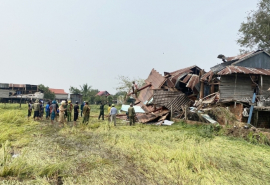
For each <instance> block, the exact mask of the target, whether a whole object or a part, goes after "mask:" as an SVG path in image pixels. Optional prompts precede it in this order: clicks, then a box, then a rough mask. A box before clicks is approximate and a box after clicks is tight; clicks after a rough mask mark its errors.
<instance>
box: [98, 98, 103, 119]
mask: <svg viewBox="0 0 270 185" xmlns="http://www.w3.org/2000/svg"><path fill="white" fill-rule="evenodd" d="M104 106H105V104H104V103H103V102H102V103H101V105H100V107H99V109H100V112H99V116H98V119H100V117H101V116H102V120H104Z"/></svg>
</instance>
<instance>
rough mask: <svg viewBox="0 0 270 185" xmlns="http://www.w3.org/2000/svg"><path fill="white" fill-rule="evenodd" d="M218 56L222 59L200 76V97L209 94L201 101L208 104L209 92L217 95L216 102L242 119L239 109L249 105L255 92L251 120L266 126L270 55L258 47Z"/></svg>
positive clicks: (256, 124) (244, 120)
mask: <svg viewBox="0 0 270 185" xmlns="http://www.w3.org/2000/svg"><path fill="white" fill-rule="evenodd" d="M218 58H220V59H222V61H223V62H222V63H221V64H218V65H216V66H214V67H212V68H211V70H210V71H209V72H208V73H205V74H204V75H203V76H202V78H201V79H200V81H201V91H200V97H206V96H208V97H210V98H209V99H204V101H202V102H201V103H202V104H204V103H211V101H209V100H210V99H211V97H213V96H212V95H215V97H216V96H218V99H219V103H221V104H224V106H228V107H230V110H231V112H233V113H234V114H235V116H236V118H237V119H238V120H239V121H243V122H246V120H247V118H245V117H243V116H242V112H243V111H244V108H249V107H250V106H251V99H252V96H253V94H254V93H256V95H257V96H256V102H257V104H256V105H255V106H254V112H253V116H252V120H251V123H252V124H254V125H255V126H258V127H267V128H269V127H270V117H269V116H267V115H268V114H269V111H270V104H269V103H268V102H270V100H269V96H270V93H269V91H267V90H268V89H269V87H270V55H269V54H268V53H267V52H265V51H263V50H258V51H254V52H249V53H246V54H243V55H239V56H236V57H225V56H224V55H219V56H218ZM205 101H207V102H205ZM212 101H214V99H213V98H212ZM268 106H269V107H268ZM268 117H269V118H268Z"/></svg>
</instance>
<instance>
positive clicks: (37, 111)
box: [34, 100, 40, 121]
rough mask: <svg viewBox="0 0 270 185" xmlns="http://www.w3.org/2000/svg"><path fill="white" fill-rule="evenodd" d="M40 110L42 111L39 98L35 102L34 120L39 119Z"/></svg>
mask: <svg viewBox="0 0 270 185" xmlns="http://www.w3.org/2000/svg"><path fill="white" fill-rule="evenodd" d="M39 112H40V104H39V102H38V100H36V102H35V103H34V121H36V118H37V120H38V118H39Z"/></svg>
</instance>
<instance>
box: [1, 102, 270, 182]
mask: <svg viewBox="0 0 270 185" xmlns="http://www.w3.org/2000/svg"><path fill="white" fill-rule="evenodd" d="M1 106H2V107H1ZM8 106H10V107H6V108H5V109H4V108H3V105H0V132H1V136H0V141H1V143H2V145H1V148H0V180H2V181H1V182H0V184H269V183H270V176H269V170H270V156H269V152H270V148H269V147H268V146H266V145H259V144H256V145H255V144H252V143H249V142H247V141H244V140H242V139H237V138H232V137H226V136H223V135H222V134H220V133H221V132H216V134H213V132H214V131H213V130H211V129H210V128H208V127H206V126H203V127H201V126H190V125H186V124H184V123H177V124H175V125H173V126H170V127H157V126H152V125H141V124H137V125H136V126H134V127H130V126H126V124H125V123H124V122H120V120H118V126H117V127H113V126H111V125H109V124H108V123H107V122H106V121H99V120H97V118H91V121H90V123H89V125H87V126H85V125H79V126H78V127H77V128H73V127H70V126H66V127H64V128H59V127H57V126H51V125H49V124H48V123H49V122H47V121H43V122H41V123H38V122H34V121H27V119H26V117H25V116H26V114H27V110H26V106H25V105H24V106H23V108H22V109H21V110H20V109H18V108H17V105H12V106H11V105H8ZM92 110H93V111H94V112H93V113H92V115H97V111H98V109H97V107H95V106H93V109H92ZM211 133H212V134H211ZM209 134H210V135H209ZM11 154H12V155H14V154H19V156H18V157H17V158H14V157H12V155H11Z"/></svg>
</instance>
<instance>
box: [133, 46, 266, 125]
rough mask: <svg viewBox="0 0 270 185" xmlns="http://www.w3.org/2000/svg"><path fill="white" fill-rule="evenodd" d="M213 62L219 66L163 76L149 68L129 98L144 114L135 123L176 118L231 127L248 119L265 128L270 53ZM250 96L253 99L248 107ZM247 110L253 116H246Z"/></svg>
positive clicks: (261, 52)
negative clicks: (141, 83) (141, 85)
mask: <svg viewBox="0 0 270 185" xmlns="http://www.w3.org/2000/svg"><path fill="white" fill-rule="evenodd" d="M218 58H220V59H222V63H220V64H218V65H215V66H213V67H212V68H211V70H210V71H209V72H206V73H205V72H204V70H202V69H201V68H199V67H198V66H195V65H194V66H190V67H187V68H183V69H179V70H176V71H173V72H164V75H162V74H160V73H158V72H157V71H156V70H155V69H152V70H151V72H150V74H149V76H148V78H147V79H146V80H145V84H144V86H143V87H141V88H140V89H138V93H139V96H138V97H137V96H136V95H134V94H131V93H129V94H128V95H132V97H134V98H135V99H136V102H135V105H136V106H139V107H141V108H142V109H143V110H144V111H145V113H140V114H137V118H138V120H139V121H140V122H142V123H148V122H152V121H159V122H160V121H163V120H165V119H168V118H170V119H171V120H172V119H173V118H177V119H191V120H195V121H203V122H210V123H216V122H218V123H220V124H233V123H234V122H235V121H236V120H237V121H240V122H247V115H249V116H252V117H251V118H252V119H251V123H252V124H253V125H254V126H256V127H267V128H270V118H269V116H268V112H270V88H269V87H270V55H269V54H268V53H267V52H265V51H263V50H258V51H253V52H249V53H245V54H241V55H238V56H235V57H225V56H224V55H219V56H218ZM254 93H256V101H255V103H252V102H251V100H252V96H253V94H254ZM192 106H194V108H191V107H192ZM251 106H253V107H254V112H253V113H252V112H249V109H250V107H251ZM190 109H191V110H190ZM195 109H196V111H194V110H195ZM244 110H245V111H244ZM215 112H219V114H220V115H216V114H215ZM228 112H230V113H228ZM243 112H244V114H243ZM231 114H232V115H233V118H232V115H231Z"/></svg>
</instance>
